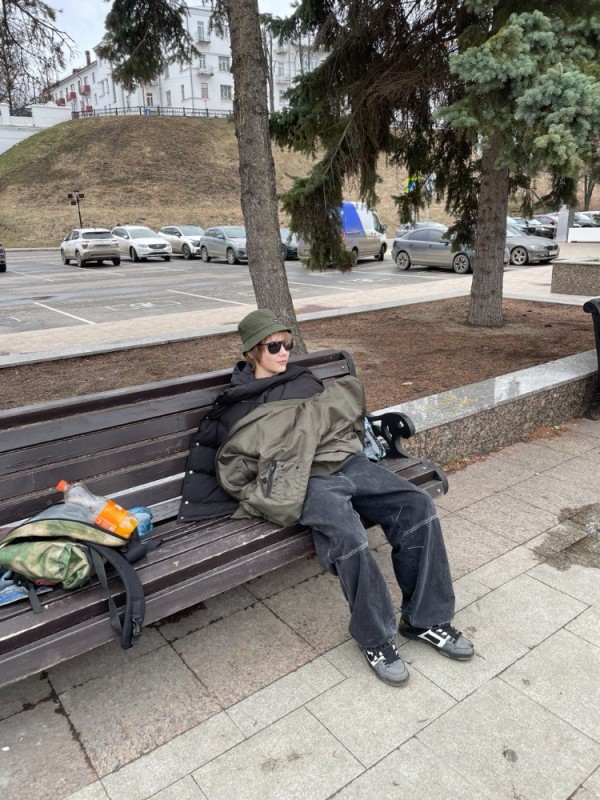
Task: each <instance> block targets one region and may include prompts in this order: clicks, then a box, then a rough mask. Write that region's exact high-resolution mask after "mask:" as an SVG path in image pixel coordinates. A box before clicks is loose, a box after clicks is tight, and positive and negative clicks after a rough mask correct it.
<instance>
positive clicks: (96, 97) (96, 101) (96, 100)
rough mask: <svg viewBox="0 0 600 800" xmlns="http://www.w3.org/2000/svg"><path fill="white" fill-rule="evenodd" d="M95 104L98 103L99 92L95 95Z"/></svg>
mask: <svg viewBox="0 0 600 800" xmlns="http://www.w3.org/2000/svg"><path fill="white" fill-rule="evenodd" d="M94 105H95V106H97V105H98V95H97V94H95V95H94Z"/></svg>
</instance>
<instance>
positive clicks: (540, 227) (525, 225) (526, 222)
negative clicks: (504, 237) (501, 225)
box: [506, 217, 556, 239]
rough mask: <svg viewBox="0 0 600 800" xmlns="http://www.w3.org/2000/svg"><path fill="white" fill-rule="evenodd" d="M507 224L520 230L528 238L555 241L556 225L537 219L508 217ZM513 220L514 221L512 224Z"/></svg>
mask: <svg viewBox="0 0 600 800" xmlns="http://www.w3.org/2000/svg"><path fill="white" fill-rule="evenodd" d="M506 219H507V222H508V224H509V225H511V226H512V227H513V228H519V229H521V230H522V231H523V233H525V234H527V236H543V237H544V238H546V239H553V238H554V236H555V233H556V224H550V223H545V222H542V221H541V220H540V219H537V218H536V217H532V219H527V218H526V217H507V218H506ZM511 220H513V221H512V222H511Z"/></svg>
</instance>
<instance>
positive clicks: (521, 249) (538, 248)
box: [506, 226, 560, 267]
mask: <svg viewBox="0 0 600 800" xmlns="http://www.w3.org/2000/svg"><path fill="white" fill-rule="evenodd" d="M506 246H507V248H508V252H509V253H510V263H511V264H514V265H515V266H517V267H522V266H523V265H524V264H547V263H549V262H550V261H552V260H553V259H555V258H557V257H558V254H559V252H560V250H559V247H558V245H557V244H556V242H555V241H554V240H553V239H546V238H544V237H543V236H526V235H524V234H523V233H521V231H520V230H518V229H517V228H511V227H510V226H509V227H507V229H506Z"/></svg>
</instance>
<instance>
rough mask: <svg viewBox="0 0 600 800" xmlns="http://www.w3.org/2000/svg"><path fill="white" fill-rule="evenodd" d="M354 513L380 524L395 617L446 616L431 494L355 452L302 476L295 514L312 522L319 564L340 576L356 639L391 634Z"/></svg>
mask: <svg viewBox="0 0 600 800" xmlns="http://www.w3.org/2000/svg"><path fill="white" fill-rule="evenodd" d="M361 516H362V517H363V518H365V519H368V520H370V521H371V522H374V523H376V524H379V525H381V527H382V528H383V531H384V533H385V535H386V537H387V539H388V541H389V543H390V545H391V547H392V564H393V567H394V573H395V576H396V580H397V581H398V585H399V586H400V589H401V590H402V617H403V619H404V620H406V622H408V623H409V624H411V625H414V626H416V627H419V628H429V627H430V626H431V625H436V624H442V623H444V622H450V620H451V619H452V617H453V616H454V591H453V589H452V579H451V577H450V568H449V565H448V557H447V555H446V548H445V545H444V540H443V537H442V531H441V527H440V521H439V519H438V516H437V513H436V509H435V505H434V502H433V500H432V499H431V497H430V496H429V494H428V493H427V492H426V491H424V490H423V489H419V488H418V487H417V486H415V485H414V484H412V483H411V482H410V481H407V480H406V479H404V478H402V477H400V476H399V475H396V474H394V473H393V472H391V471H390V470H388V469H386V468H385V467H382V466H380V465H379V464H376V463H373V462H372V461H369V459H368V458H367V457H366V456H365V455H364V454H363V453H358V454H357V455H355V456H352V458H351V459H350V460H349V461H347V462H346V464H345V465H344V466H343V467H342V468H341V469H340V470H338V471H337V472H335V473H333V475H323V476H312V477H311V478H310V479H309V481H308V488H307V492H306V497H305V499H304V505H303V507H302V516H301V517H300V521H301V522H302V523H303V524H304V525H308V526H309V527H310V528H311V529H312V533H313V537H314V541H315V547H316V550H317V556H318V558H319V562H320V564H321V566H322V567H323V569H325V570H327V571H328V572H331V573H333V574H334V575H337V576H338V577H339V579H340V583H341V587H342V591H343V592H344V595H345V597H346V600H347V601H348V604H349V606H350V612H351V616H350V625H349V628H348V629H349V631H350V634H351V635H352V636H353V637H354V639H356V641H357V642H358V644H359V645H360V646H361V647H376V646H377V645H380V644H383V643H384V642H387V641H389V640H390V639H392V638H393V637H394V636H395V634H396V614H395V610H394V606H393V603H392V599H391V597H390V593H389V590H388V587H387V584H386V582H385V578H384V577H383V575H382V573H381V570H380V569H379V566H378V565H377V562H376V561H375V559H374V557H373V554H372V553H371V551H370V549H369V544H368V541H367V535H366V531H365V528H364V526H363V525H362V523H361Z"/></svg>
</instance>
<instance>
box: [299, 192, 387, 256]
mask: <svg viewBox="0 0 600 800" xmlns="http://www.w3.org/2000/svg"><path fill="white" fill-rule="evenodd" d="M340 216H341V218H342V239H343V241H344V246H345V248H346V250H348V252H350V253H354V255H355V256H356V260H357V261H359V260H360V259H361V258H375V259H376V260H377V261H383V257H384V255H385V252H386V250H387V237H386V230H387V226H386V225H382V224H381V221H380V220H379V217H378V216H377V212H376V211H374V210H373V209H372V208H369V206H368V205H367V204H366V203H360V202H354V201H350V200H343V201H342V206H341V208H340ZM309 252H310V246H309V245H308V243H307V242H305V241H304V240H302V239H299V241H298V255H299V257H300V258H305V259H306V258H308V256H309Z"/></svg>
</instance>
